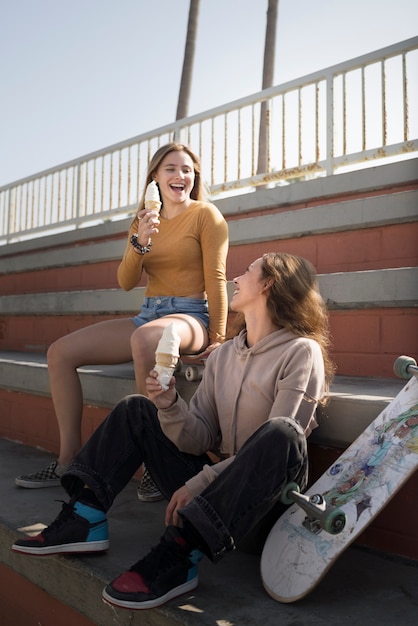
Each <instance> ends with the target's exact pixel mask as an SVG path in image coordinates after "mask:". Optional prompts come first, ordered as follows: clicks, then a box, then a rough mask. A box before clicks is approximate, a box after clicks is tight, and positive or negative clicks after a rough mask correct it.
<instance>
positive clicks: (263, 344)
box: [158, 329, 324, 495]
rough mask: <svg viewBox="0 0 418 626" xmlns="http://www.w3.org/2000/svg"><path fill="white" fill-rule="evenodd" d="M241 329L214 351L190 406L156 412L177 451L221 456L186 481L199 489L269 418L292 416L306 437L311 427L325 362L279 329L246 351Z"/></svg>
mask: <svg viewBox="0 0 418 626" xmlns="http://www.w3.org/2000/svg"><path fill="white" fill-rule="evenodd" d="M246 336H247V334H246V331H245V330H244V331H242V332H241V333H240V334H239V335H238V336H237V337H234V339H232V340H231V341H227V342H225V343H224V344H223V345H222V346H220V347H219V348H216V350H214V351H213V352H212V353H211V354H210V356H209V358H208V361H207V364H206V367H205V371H204V375H203V379H202V381H201V383H200V385H199V387H198V389H197V391H196V393H195V394H194V396H193V398H192V399H191V401H190V406H189V407H188V406H187V404H186V402H185V401H184V400H183V399H182V398H178V400H177V401H176V402H175V403H174V405H173V406H171V407H170V408H169V409H164V410H161V409H160V410H159V411H158V417H159V420H160V423H161V427H162V429H163V431H164V433H165V434H166V435H167V437H168V438H169V439H171V441H173V442H174V443H175V444H176V446H177V447H178V448H179V449H180V450H182V451H183V452H188V453H191V454H196V455H200V454H204V453H205V452H207V451H208V450H212V451H214V452H215V453H217V454H218V455H219V456H221V457H222V459H223V460H221V461H220V462H219V463H217V464H216V465H213V466H205V468H204V469H203V470H202V471H201V472H200V473H199V474H197V475H196V476H194V477H193V478H192V479H191V480H189V481H188V482H187V483H186V484H187V486H188V487H189V489H190V490H191V492H192V493H193V495H198V494H199V493H201V492H202V491H203V490H204V489H205V488H206V487H207V486H208V485H209V483H210V482H212V481H213V480H214V479H215V478H216V476H217V475H218V474H219V473H220V472H221V471H223V469H225V467H226V466H227V465H229V463H231V462H232V461H233V460H234V455H235V454H236V452H238V451H239V449H240V448H241V447H242V445H243V444H244V443H245V441H246V440H247V439H248V438H249V437H250V436H251V435H252V434H253V433H254V431H255V430H257V428H259V427H260V426H261V425H262V424H263V423H264V422H265V421H267V420H268V419H271V418H273V417H287V418H291V419H294V420H296V422H298V423H299V424H300V426H301V427H302V429H303V431H304V432H305V435H306V436H308V435H309V434H310V433H311V431H312V430H313V429H314V428H315V427H316V426H317V422H316V419H315V412H316V407H317V404H318V400H320V398H321V397H322V396H323V394H324V363H323V358H322V353H321V349H320V347H319V345H318V344H317V342H316V341H313V340H312V339H307V338H305V337H297V336H296V335H294V334H293V333H291V332H290V331H288V330H284V329H282V330H278V331H275V332H274V333H271V334H270V335H268V337H265V338H264V339H262V340H261V341H259V342H258V343H256V344H255V345H254V346H252V347H251V348H248V346H247V344H246Z"/></svg>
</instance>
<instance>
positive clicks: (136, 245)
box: [130, 235, 152, 254]
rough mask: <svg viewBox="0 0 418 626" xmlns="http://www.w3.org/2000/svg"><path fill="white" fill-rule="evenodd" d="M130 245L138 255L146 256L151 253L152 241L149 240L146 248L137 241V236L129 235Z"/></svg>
mask: <svg viewBox="0 0 418 626" xmlns="http://www.w3.org/2000/svg"><path fill="white" fill-rule="evenodd" d="M130 242H131V245H132V246H133V247H134V248H135V250H137V251H138V252H139V254H146V253H147V252H150V251H151V246H152V241H151V240H150V241H149V242H148V244H147V245H146V246H143V245H142V244H140V243H139V241H138V235H131V238H130Z"/></svg>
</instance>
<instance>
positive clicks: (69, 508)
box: [42, 500, 75, 535]
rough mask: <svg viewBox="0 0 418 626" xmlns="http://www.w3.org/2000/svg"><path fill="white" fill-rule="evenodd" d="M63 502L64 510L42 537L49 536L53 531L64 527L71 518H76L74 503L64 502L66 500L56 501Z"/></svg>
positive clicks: (62, 509) (44, 531) (43, 532)
mask: <svg viewBox="0 0 418 626" xmlns="http://www.w3.org/2000/svg"><path fill="white" fill-rule="evenodd" d="M55 502H61V503H62V508H61V511H60V512H59V513H58V515H57V517H56V518H55V519H54V521H53V522H52V523H51V524H50V525H49V526H48V527H47V528H45V529H44V530H43V531H42V535H48V533H50V532H51V531H53V530H55V529H57V528H60V526H63V525H64V524H65V523H66V522H67V521H68V520H69V519H70V518H73V517H74V515H75V514H74V502H71V501H70V502H64V500H55Z"/></svg>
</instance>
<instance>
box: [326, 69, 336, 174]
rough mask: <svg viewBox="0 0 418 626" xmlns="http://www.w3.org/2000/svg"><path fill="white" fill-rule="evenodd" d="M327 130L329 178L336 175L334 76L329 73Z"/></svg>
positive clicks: (327, 169)
mask: <svg viewBox="0 0 418 626" xmlns="http://www.w3.org/2000/svg"><path fill="white" fill-rule="evenodd" d="M326 129H327V130H326V134H327V139H326V141H327V150H326V152H327V155H326V163H325V171H326V174H327V176H331V175H332V174H333V173H334V76H333V74H332V73H327V76H326Z"/></svg>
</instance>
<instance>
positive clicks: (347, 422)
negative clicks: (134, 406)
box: [0, 351, 404, 448]
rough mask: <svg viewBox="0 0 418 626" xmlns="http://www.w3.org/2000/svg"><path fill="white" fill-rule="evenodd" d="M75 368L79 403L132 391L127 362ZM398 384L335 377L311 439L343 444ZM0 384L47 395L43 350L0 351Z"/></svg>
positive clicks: (185, 385) (184, 388)
mask: <svg viewBox="0 0 418 626" xmlns="http://www.w3.org/2000/svg"><path fill="white" fill-rule="evenodd" d="M79 371H80V378H81V383H82V387H83V392H84V400H85V404H90V405H92V406H100V407H109V408H110V407H112V406H114V405H115V404H116V402H118V401H119V400H120V399H121V398H123V397H124V396H125V395H128V394H131V393H135V381H134V373H133V366H132V363H124V364H122V365H105V366H87V367H82V368H80V370H79ZM176 377H177V386H178V389H179V393H180V394H181V395H182V397H184V398H185V400H186V401H189V399H190V397H191V396H192V395H193V393H194V391H195V389H196V385H197V383H190V382H187V381H186V379H185V377H184V370H183V371H182V372H180V373H178V374H177V375H176ZM403 384H404V382H403V381H401V380H397V379H395V378H393V379H379V378H360V377H348V376H337V377H336V378H335V381H334V383H333V385H332V388H331V398H330V402H329V404H328V405H327V406H326V407H325V408H324V409H322V410H321V411H320V415H319V418H320V426H319V428H317V429H316V430H315V431H314V432H313V434H312V441H313V442H315V443H320V444H323V445H331V446H335V447H338V448H341V447H343V448H344V447H346V446H348V445H349V444H350V443H351V442H352V441H354V439H356V438H357V437H358V435H359V434H360V433H361V432H362V431H363V430H364V429H365V428H366V427H367V426H368V425H369V423H370V422H371V421H373V419H375V417H377V415H378V414H379V413H380V411H382V410H383V408H384V407H385V406H387V404H389V402H390V401H391V400H392V398H394V397H395V395H396V394H397V393H398V392H399V391H400V389H401V388H402V386H403ZM0 388H3V389H8V390H12V391H18V392H22V393H26V394H33V395H42V396H49V382H48V371H47V365H46V359H45V355H44V354H39V353H28V352H12V351H10V352H8V351H2V352H0ZM0 424H1V417H0ZM0 434H1V431H0ZM3 434H5V433H3ZM7 436H10V434H9V433H7Z"/></svg>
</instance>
